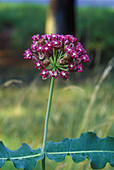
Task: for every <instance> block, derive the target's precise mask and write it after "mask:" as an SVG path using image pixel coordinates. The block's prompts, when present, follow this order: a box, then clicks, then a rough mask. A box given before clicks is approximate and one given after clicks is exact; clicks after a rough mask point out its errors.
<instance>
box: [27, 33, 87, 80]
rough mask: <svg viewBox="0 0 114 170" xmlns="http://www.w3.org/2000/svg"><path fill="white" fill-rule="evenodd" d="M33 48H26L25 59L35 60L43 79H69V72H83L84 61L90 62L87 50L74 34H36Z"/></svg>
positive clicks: (33, 38)
mask: <svg viewBox="0 0 114 170" xmlns="http://www.w3.org/2000/svg"><path fill="white" fill-rule="evenodd" d="M32 40H33V42H32V45H31V49H28V50H25V53H24V59H29V60H30V59H31V60H33V61H34V64H35V68H37V69H39V70H40V76H42V78H43V79H47V78H49V77H54V78H55V79H57V78H58V77H61V78H62V79H67V78H68V75H69V73H72V72H82V71H83V68H84V66H83V63H85V62H89V61H90V60H89V57H88V55H87V52H86V50H85V49H84V48H83V46H82V45H81V43H80V42H77V38H75V37H73V36H72V35H59V34H56V33H55V34H51V35H47V34H46V35H42V36H41V37H40V35H39V34H37V35H34V36H33V37H32Z"/></svg>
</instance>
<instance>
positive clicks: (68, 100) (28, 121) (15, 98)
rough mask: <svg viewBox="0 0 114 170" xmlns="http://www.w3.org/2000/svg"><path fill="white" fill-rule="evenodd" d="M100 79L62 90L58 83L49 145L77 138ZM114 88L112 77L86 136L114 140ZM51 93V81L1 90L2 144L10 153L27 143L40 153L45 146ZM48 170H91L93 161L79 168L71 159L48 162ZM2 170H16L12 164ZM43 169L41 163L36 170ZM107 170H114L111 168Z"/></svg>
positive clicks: (102, 90)
mask: <svg viewBox="0 0 114 170" xmlns="http://www.w3.org/2000/svg"><path fill="white" fill-rule="evenodd" d="M98 78H99V75H97V77H93V78H92V79H91V78H87V79H86V80H84V81H81V82H77V83H75V84H74V85H73V83H72V82H70V81H66V82H64V85H63V84H62V85H61V86H60V82H59V81H56V82H55V88H54V94H53V102H52V108H51V114H50V121H49V128H48V141H49V140H53V141H61V140H62V139H63V138H65V137H68V138H75V137H79V136H77V134H78V130H79V127H80V124H81V121H82V118H83V116H84V114H85V112H86V109H87V108H88V105H89V102H90V100H91V95H92V94H93V90H94V88H95V85H96V82H97V80H98ZM113 85H114V81H113V79H112V74H110V75H108V77H107V79H106V80H104V82H103V84H101V87H100V89H99V91H98V93H97V95H96V100H95V102H94V104H93V106H92V109H91V112H90V115H89V118H88V121H87V123H86V124H85V128H84V129H83V131H81V133H82V132H85V131H93V132H96V133H97V135H98V136H99V137H105V136H107V135H110V136H113V130H114V129H113V126H112V123H113V120H114V116H113ZM48 93H49V81H48V83H47V82H46V81H43V82H42V83H40V84H39V85H36V84H35V83H34V81H33V82H32V83H31V84H29V85H28V86H26V85H24V86H22V87H18V88H16V87H15V88H14V87H7V88H1V89H0V101H1V102H0V140H2V141H3V142H4V144H5V145H6V146H7V147H8V148H10V149H13V150H15V149H17V148H18V147H19V146H20V145H21V144H22V143H23V142H26V143H27V144H28V145H29V146H30V147H32V148H33V149H36V148H38V147H41V146H42V140H43V128H44V117H45V112H46V106H47V100H48ZM46 163H47V170H53V169H54V170H59V169H63V170H66V169H69V170H74V169H77V170H78V169H79V170H80V169H83V170H90V169H91V168H90V165H89V161H88V160H85V161H84V162H83V163H80V164H75V163H73V161H72V160H71V158H69V157H67V158H66V160H65V161H63V162H61V163H56V162H53V161H50V160H46ZM1 169H2V170H14V169H15V168H14V166H13V164H12V163H11V162H6V164H5V166H4V167H3V168H1ZM34 169H39V170H40V169H41V162H38V163H37V166H36V168H34ZM104 169H105V170H111V169H112V168H111V167H110V165H107V166H106V168H104Z"/></svg>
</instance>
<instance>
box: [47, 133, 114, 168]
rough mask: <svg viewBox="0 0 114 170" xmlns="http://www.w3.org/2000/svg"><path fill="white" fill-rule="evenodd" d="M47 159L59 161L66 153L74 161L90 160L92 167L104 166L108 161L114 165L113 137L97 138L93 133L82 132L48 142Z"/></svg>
mask: <svg viewBox="0 0 114 170" xmlns="http://www.w3.org/2000/svg"><path fill="white" fill-rule="evenodd" d="M46 155H47V157H48V159H51V160H54V161H56V162H61V161H63V160H64V159H65V157H66V155H69V156H71V157H72V159H73V161H74V162H76V163H79V162H82V161H84V160H85V159H86V158H88V159H89V160H90V163H91V167H92V168H93V169H101V168H104V167H105V165H106V163H107V162H109V163H110V165H111V166H114V138H112V137H107V138H102V139H101V138H99V137H97V136H96V134H95V133H92V132H87V133H83V134H82V135H81V136H80V137H79V138H76V139H68V138H66V139H63V140H62V141H61V142H56V143H55V142H53V141H51V142H48V143H47V145H46Z"/></svg>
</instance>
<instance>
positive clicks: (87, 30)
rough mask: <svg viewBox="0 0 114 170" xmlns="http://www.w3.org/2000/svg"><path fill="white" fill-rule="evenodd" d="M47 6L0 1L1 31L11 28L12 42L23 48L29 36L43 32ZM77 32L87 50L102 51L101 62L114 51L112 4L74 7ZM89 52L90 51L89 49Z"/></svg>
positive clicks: (113, 11) (28, 41)
mask: <svg viewBox="0 0 114 170" xmlns="http://www.w3.org/2000/svg"><path fill="white" fill-rule="evenodd" d="M47 9H48V6H41V5H34V4H8V3H1V4H0V31H1V32H2V31H6V32H7V31H8V29H10V30H12V32H11V41H10V43H11V46H12V47H13V48H16V49H18V48H19V49H20V48H21V49H24V48H26V47H27V44H28V46H29V45H30V43H31V36H32V35H34V34H37V33H39V34H44V33H45V21H46V14H47ZM77 9H78V10H77V12H76V18H75V19H76V24H77V25H76V27H77V36H78V38H79V40H80V39H82V41H83V43H84V42H85V43H84V45H85V46H86V48H87V49H88V52H91V51H94V53H96V50H97V49H98V50H100V51H101V55H102V58H101V60H102V62H104V63H105V62H107V61H108V60H109V59H110V58H111V57H112V56H113V55H114V53H113V44H114V31H113V30H114V22H113V18H114V9H113V8H90V7H88V8H87V7H85V8H77ZM90 55H91V53H90Z"/></svg>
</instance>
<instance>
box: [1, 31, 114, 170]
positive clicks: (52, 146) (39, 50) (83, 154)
mask: <svg viewBox="0 0 114 170" xmlns="http://www.w3.org/2000/svg"><path fill="white" fill-rule="evenodd" d="M24 59H27V60H32V61H33V63H34V67H35V68H36V69H37V70H39V71H40V76H41V77H42V79H43V80H46V79H48V78H51V84H50V92H49V99H48V104H47V112H46V117H45V127H44V138H43V144H42V147H41V148H38V149H36V150H33V149H31V148H30V147H29V146H28V145H27V144H25V143H23V144H22V145H21V147H20V148H18V149H17V150H15V151H12V150H10V149H8V148H7V147H5V146H4V144H3V143H2V142H0V167H2V166H3V165H4V164H5V161H12V162H13V163H14V166H15V167H16V168H18V169H20V168H23V169H25V170H32V169H33V168H34V167H35V165H36V162H37V161H42V170H45V169H46V165H45V158H46V157H47V158H48V159H50V160H53V161H56V162H61V161H63V160H64V159H65V157H66V156H67V155H69V156H70V157H72V160H73V161H74V162H75V163H79V162H82V161H84V160H85V159H86V158H88V159H89V160H90V164H91V167H92V168H93V169H102V168H104V167H105V165H106V163H107V162H109V163H110V165H111V166H112V167H113V166H114V138H113V137H106V138H99V137H97V136H96V134H95V133H94V132H86V133H83V134H81V135H80V137H79V138H73V139H68V138H65V139H63V140H62V141H60V142H53V141H49V142H47V130H48V120H49V116H50V109H51V103H52V94H53V88H54V81H55V79H57V78H62V79H63V80H66V79H68V77H69V76H70V75H71V74H72V73H74V72H79V73H81V72H83V71H84V65H85V63H86V62H89V61H90V59H89V56H88V55H87V52H86V50H85V49H84V48H83V46H82V44H81V43H80V42H78V41H77V38H75V37H74V36H72V35H59V34H56V33H55V34H51V35H42V36H40V35H39V34H37V35H34V36H33V37H32V44H31V48H30V49H27V50H25V53H24Z"/></svg>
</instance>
